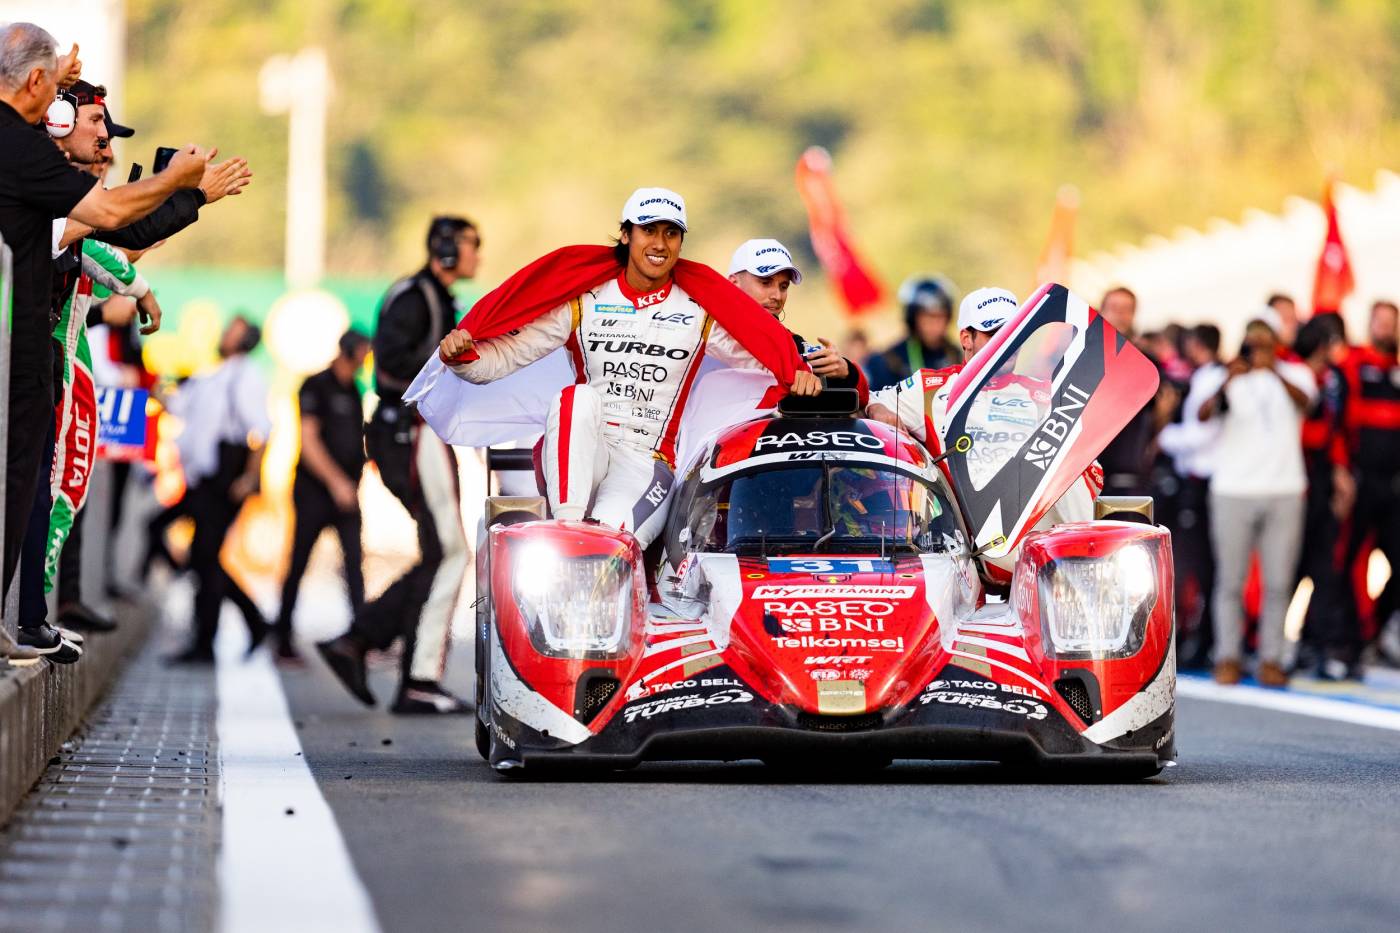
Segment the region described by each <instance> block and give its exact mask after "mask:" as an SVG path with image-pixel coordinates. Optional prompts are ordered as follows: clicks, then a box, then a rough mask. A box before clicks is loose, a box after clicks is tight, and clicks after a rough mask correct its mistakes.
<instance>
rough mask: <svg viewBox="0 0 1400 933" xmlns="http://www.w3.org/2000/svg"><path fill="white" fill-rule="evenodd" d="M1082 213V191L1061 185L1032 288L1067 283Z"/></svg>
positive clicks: (1071, 186) (1072, 186)
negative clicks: (1078, 218) (1047, 283)
mask: <svg viewBox="0 0 1400 933" xmlns="http://www.w3.org/2000/svg"><path fill="white" fill-rule="evenodd" d="M1078 213H1079V189H1078V188H1076V187H1074V185H1061V186H1060V190H1059V191H1058V192H1056V193H1055V213H1054V214H1052V215H1051V216H1050V235H1049V236H1048V237H1047V238H1046V240H1045V249H1043V250H1042V251H1041V253H1040V259H1039V261H1037V262H1036V265H1035V281H1034V282H1032V283H1031V285H1032V286H1038V285H1040V284H1042V283H1044V282H1068V281H1069V261H1070V259H1071V258H1072V257H1073V256H1074V219H1075V215H1076V214H1078Z"/></svg>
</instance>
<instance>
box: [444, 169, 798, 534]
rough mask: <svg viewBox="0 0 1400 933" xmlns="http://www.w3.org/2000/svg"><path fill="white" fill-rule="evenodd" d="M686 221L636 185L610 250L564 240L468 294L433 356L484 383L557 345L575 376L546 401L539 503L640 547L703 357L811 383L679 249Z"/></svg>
mask: <svg viewBox="0 0 1400 933" xmlns="http://www.w3.org/2000/svg"><path fill="white" fill-rule="evenodd" d="M687 226H688V225H687V222H686V211H685V201H684V200H683V199H682V198H681V196H680V195H679V194H676V193H675V192H674V191H669V190H667V189H665V188H639V189H638V190H636V191H635V192H633V194H632V196H631V197H630V198H628V199H627V203H626V205H625V206H624V207H623V210H622V219H621V225H620V228H619V235H618V240H617V242H616V244H615V246H614V247H613V248H612V249H611V250H609V249H607V248H606V247H592V246H570V247H564V248H563V249H561V250H556V251H555V252H553V253H550V254H549V255H547V256H545V257H544V258H542V259H539V260H536V261H535V262H534V263H531V264H530V265H529V266H526V267H525V268H524V269H522V270H521V271H520V272H517V273H516V274H515V275H513V276H511V277H510V278H509V279H507V280H506V281H505V282H504V283H502V285H501V286H500V287H499V288H497V289H496V290H495V291H493V292H491V293H490V294H488V295H487V296H486V297H484V298H483V299H482V300H481V301H480V302H478V303H477V304H476V306H475V307H474V308H473V309H472V311H471V313H470V314H469V315H467V317H466V318H465V319H464V320H463V322H462V324H461V325H459V329H458V330H455V331H453V332H452V333H450V334H448V335H447V337H446V338H445V339H444V340H443V341H442V345H441V348H440V351H439V353H440V356H441V358H442V361H443V362H444V363H446V364H447V365H448V366H449V368H451V370H452V371H453V372H454V373H456V374H457V375H458V376H459V377H461V378H462V379H465V380H466V381H468V382H473V383H486V382H492V381H494V380H497V379H500V378H502V377H504V376H507V375H509V374H510V373H512V372H514V371H516V370H518V369H520V368H521V367H523V366H526V365H528V364H530V363H533V362H534V361H536V360H538V359H541V358H542V357H544V356H546V355H547V354H549V353H551V352H552V351H554V350H555V349H558V348H559V347H565V348H567V352H568V355H569V359H570V362H571V364H572V369H573V375H574V380H575V381H574V383H573V384H572V385H569V386H567V387H565V388H564V389H563V391H562V392H560V393H559V395H558V396H557V397H555V398H554V400H553V402H552V403H551V404H550V407H549V412H548V415H547V420H546V427H545V437H544V449H543V468H544V470H543V471H544V475H545V486H546V491H547V495H548V499H549V504H550V508H551V511H552V513H553V515H554V517H555V518H559V519H569V520H581V519H584V518H586V517H590V516H591V517H592V518H594V519H595V520H597V521H599V522H603V523H604V524H608V525H611V526H613V527H615V528H619V529H622V530H625V531H628V532H631V533H632V534H633V535H635V536H636V538H637V541H638V543H639V544H640V545H641V546H642V547H643V548H645V547H646V546H647V545H648V544H650V543H651V541H652V540H653V539H654V538H655V537H656V535H657V533H658V532H659V531H660V529H661V526H662V524H663V522H664V520H665V513H666V508H665V504H666V501H667V498H668V497H669V495H670V492H671V484H672V479H673V471H674V469H675V459H676V441H677V436H678V433H679V429H680V421H681V413H682V412H683V411H684V410H685V403H686V399H687V396H688V395H689V393H690V389H691V386H692V384H693V383H694V381H695V378H696V375H697V374H698V373H699V371H700V364H701V362H702V360H703V358H704V357H705V356H706V355H707V354H708V355H712V356H714V357H715V358H716V359H717V360H718V361H719V362H721V363H723V364H726V365H728V366H732V367H737V368H743V369H767V370H768V371H769V372H771V373H772V374H773V376H774V378H775V379H776V380H777V383H778V385H779V386H781V387H782V388H784V389H788V390H789V391H792V392H794V393H796V394H799V395H815V394H816V393H817V392H819V391H820V390H821V383H820V381H819V380H818V379H817V377H816V376H814V375H813V374H812V373H811V372H810V371H809V370H808V368H807V367H806V365H805V364H804V363H803V362H802V359H801V357H800V356H799V355H798V353H797V349H796V347H794V346H793V341H792V337H791V335H789V334H788V332H787V331H786V330H785V329H784V328H783V327H782V325H781V324H779V323H778V322H777V321H776V320H775V319H774V318H772V317H771V316H769V315H768V314H767V313H765V312H764V310H763V309H762V308H760V307H759V306H758V305H757V304H755V303H754V301H753V300H752V299H751V298H749V297H748V296H747V295H745V294H744V293H743V292H741V291H740V290H739V289H738V288H736V287H735V286H734V285H733V284H732V283H731V282H729V281H728V280H726V279H725V278H724V277H722V276H720V275H719V273H717V272H715V270H713V269H710V268H709V267H707V266H702V265H700V264H699V263H694V262H689V261H686V260H682V259H681V258H680V252H681V244H682V241H683V240H684V238H685V234H686V230H687ZM590 502H591V503H592V505H591V508H590Z"/></svg>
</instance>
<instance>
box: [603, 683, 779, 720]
mask: <svg viewBox="0 0 1400 933" xmlns="http://www.w3.org/2000/svg"><path fill="white" fill-rule="evenodd" d="M752 702H753V694H752V693H749V692H748V691H747V690H743V689H741V688H738V687H727V688H725V689H723V690H720V691H718V692H716V693H712V694H710V695H708V696H704V695H701V694H698V693H688V694H685V695H683V696H668V697H662V698H661V699H658V700H647V701H646V702H645V703H638V704H635V705H633V706H629V707H627V708H626V709H624V710H623V711H622V715H623V717H624V718H625V719H626V721H627V722H636V721H637V720H638V719H650V718H651V717H653V716H659V715H661V714H662V713H674V712H677V711H679V710H683V709H699V708H700V707H702V706H728V705H731V704H736V703H752Z"/></svg>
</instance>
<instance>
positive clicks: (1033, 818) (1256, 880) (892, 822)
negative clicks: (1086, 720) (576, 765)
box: [281, 645, 1400, 933]
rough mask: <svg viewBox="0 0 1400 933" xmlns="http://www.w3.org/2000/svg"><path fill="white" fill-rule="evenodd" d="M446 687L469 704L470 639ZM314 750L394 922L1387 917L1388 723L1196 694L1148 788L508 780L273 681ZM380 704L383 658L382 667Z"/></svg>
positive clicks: (771, 926) (384, 723)
mask: <svg viewBox="0 0 1400 933" xmlns="http://www.w3.org/2000/svg"><path fill="white" fill-rule="evenodd" d="M453 664H454V667H455V669H456V670H457V671H458V672H460V673H459V675H458V677H457V679H456V680H455V682H454V683H452V686H454V687H455V688H456V689H458V690H459V691H460V692H462V693H463V694H464V695H470V693H469V682H467V681H464V680H463V679H461V678H462V677H466V676H469V674H468V673H467V672H468V671H469V669H470V665H471V662H470V646H469V645H459V646H458V647H457V650H456V652H455V655H454V658H453ZM281 679H282V683H283V686H284V688H285V691H286V694H287V699H288V703H289V707H290V710H291V714H292V716H293V718H294V719H295V721H296V724H297V732H298V735H299V737H300V739H301V742H302V747H303V748H304V750H305V755H306V759H307V762H308V763H309V765H310V767H311V771H312V774H313V775H314V777H315V779H316V781H317V783H318V785H319V786H320V788H321V790H322V792H323V794H324V795H325V797H326V800H327V801H328V802H329V804H330V806H331V809H332V811H333V812H334V814H335V817H336V821H337V823H338V824H339V827H340V831H341V833H342V834H343V836H344V839H345V842H346V844H347V846H348V849H349V852H350V855H351V859H352V861H353V863H354V866H355V868H356V870H357V871H358V873H359V875H360V877H361V879H362V880H363V882H364V884H365V886H366V888H367V889H368V892H369V895H370V898H371V900H372V902H373V905H374V909H375V911H376V913H377V914H378V921H379V924H380V925H381V927H382V928H383V929H384V930H387V931H399V930H403V931H409V930H413V931H430V930H463V929H471V930H474V931H485V930H503V931H507V930H508V931H515V930H521V931H526V930H529V931H533V930H548V929H569V930H577V931H592V930H599V931H608V933H615V931H619V930H627V931H633V930H667V931H671V930H675V931H686V930H713V929H733V930H959V931H980V930H1009V929H1017V928H1029V929H1043V930H1073V931H1076V933H1080V931H1083V930H1086V929H1115V928H1117V929H1131V930H1171V931H1180V930H1196V929H1220V930H1232V931H1246V930H1260V931H1270V933H1275V931H1278V930H1299V929H1308V928H1316V929H1328V930H1332V931H1346V930H1358V931H1363V930H1364V931H1370V930H1392V929H1396V928H1397V926H1400V885H1397V883H1396V882H1397V880H1400V873H1398V872H1400V869H1397V865H1400V731H1389V730H1385V729H1381V728H1374V727H1370V726H1361V725H1352V724H1348V723H1344V722H1335V721H1329V720H1325V719H1319V718H1313V717H1309V716H1303V715H1297V714H1293V713H1287V712H1279V711H1274V710H1267V709H1256V708H1250V707H1242V706H1235V705H1229V704H1223V703H1217V702H1212V701H1207V700H1198V699H1190V698H1182V699H1181V700H1180V702H1179V707H1178V721H1177V736H1178V739H1177V741H1178V751H1179V755H1180V765H1179V766H1178V767H1176V768H1173V769H1169V770H1168V771H1166V772H1164V773H1163V775H1162V776H1160V777H1158V778H1155V779H1152V780H1149V781H1144V782H1140V783H1125V784H1081V783H1059V782H1036V781H1034V780H1032V781H1029V782H1028V781H1027V780H1026V779H1025V777H1024V775H1020V774H1013V773H1011V772H1008V771H1006V770H1003V769H1002V768H1001V767H999V766H996V765H981V764H963V763H945V764H937V765H927V764H921V763H913V762H897V763H896V764H895V765H894V766H893V767H891V768H889V769H887V770H884V771H880V772H875V773H873V774H871V775H869V776H865V777H862V778H860V779H859V780H848V779H842V778H833V777H829V776H826V775H823V774H821V773H813V774H811V775H810V776H805V777H798V778H791V777H787V776H782V775H776V774H775V773H773V772H771V771H769V770H768V769H766V768H764V767H763V766H761V765H758V764H730V765H708V764H706V765H684V764H664V765H649V766H644V767H642V768H640V769H638V770H636V771H633V772H628V773H620V774H618V775H617V776H616V777H613V778H611V779H608V780H597V779H594V778H590V779H588V780H586V781H550V782H543V781H528V780H519V779H508V778H502V777H499V776H497V775H495V774H494V773H493V772H491V771H490V769H488V768H487V767H486V765H485V763H484V762H482V761H481V759H480V758H479V757H478V756H477V754H476V751H475V749H474V748H473V743H472V719H471V717H459V718H453V719H450V720H444V719H431V720H424V719H413V718H400V717H392V716H390V715H388V714H387V713H385V712H383V710H382V709H380V710H365V709H364V708H362V707H360V706H359V705H358V704H357V703H355V702H354V701H353V700H352V699H350V698H349V696H348V695H347V694H345V693H344V692H343V690H342V689H341V688H340V687H339V685H338V684H337V683H335V682H334V680H333V679H332V678H331V676H330V674H329V672H327V671H326V670H324V669H323V668H322V667H321V666H320V665H319V664H318V663H313V664H312V666H311V667H309V668H308V669H306V670H304V671H290V672H283V674H282V677H281ZM373 683H374V688H375V690H376V692H377V693H378V695H379V696H380V698H381V706H382V705H383V703H384V702H385V701H387V700H388V699H389V698H390V697H391V694H392V672H391V671H390V670H388V669H387V668H385V669H381V670H378V671H376V672H375V673H374V680H373Z"/></svg>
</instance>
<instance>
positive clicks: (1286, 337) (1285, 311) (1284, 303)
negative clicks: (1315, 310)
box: [1264, 292, 1298, 356]
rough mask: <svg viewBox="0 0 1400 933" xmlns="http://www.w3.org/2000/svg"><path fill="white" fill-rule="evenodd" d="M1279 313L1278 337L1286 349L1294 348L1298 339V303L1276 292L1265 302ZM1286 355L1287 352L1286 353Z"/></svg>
mask: <svg viewBox="0 0 1400 933" xmlns="http://www.w3.org/2000/svg"><path fill="white" fill-rule="evenodd" d="M1264 303H1265V304H1266V305H1268V306H1269V307H1270V308H1273V309H1274V313H1275V314H1277V315H1278V327H1277V328H1276V329H1277V331H1278V339H1279V343H1280V344H1282V346H1283V348H1284V349H1286V350H1290V351H1291V350H1292V349H1293V344H1294V342H1296V341H1297V339H1298V305H1297V303H1296V302H1295V301H1294V300H1293V299H1292V298H1291V297H1289V296H1288V295H1284V294H1282V293H1279V292H1276V293H1274V294H1272V295H1270V296H1269V300H1268V301H1266V302H1264ZM1285 356H1286V354H1285Z"/></svg>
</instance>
